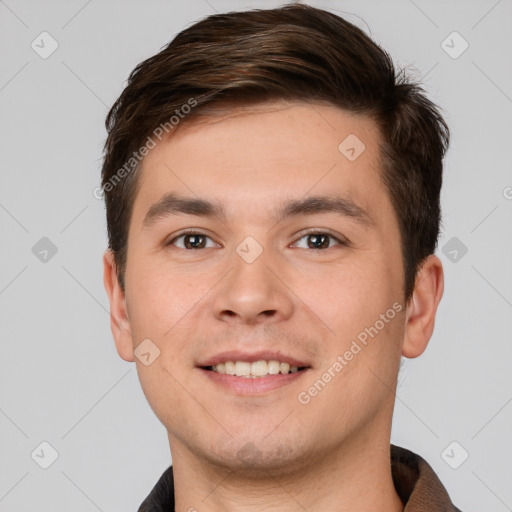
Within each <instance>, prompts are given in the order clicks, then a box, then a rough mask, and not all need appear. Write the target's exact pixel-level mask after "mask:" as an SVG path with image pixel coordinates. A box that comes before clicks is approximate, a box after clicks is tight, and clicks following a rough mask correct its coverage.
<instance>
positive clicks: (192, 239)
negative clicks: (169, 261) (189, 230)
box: [184, 235, 204, 249]
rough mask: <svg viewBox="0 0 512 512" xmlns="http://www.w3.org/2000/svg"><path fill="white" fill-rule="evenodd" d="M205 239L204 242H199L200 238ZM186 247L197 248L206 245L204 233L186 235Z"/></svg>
mask: <svg viewBox="0 0 512 512" xmlns="http://www.w3.org/2000/svg"><path fill="white" fill-rule="evenodd" d="M201 238H202V239H203V240H202V242H203V243H201V242H198V241H199V239H201ZM184 239H185V247H186V248H187V249H197V248H198V247H204V236H203V235H185V236H184Z"/></svg>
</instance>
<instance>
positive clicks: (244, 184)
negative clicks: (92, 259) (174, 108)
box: [104, 102, 443, 512]
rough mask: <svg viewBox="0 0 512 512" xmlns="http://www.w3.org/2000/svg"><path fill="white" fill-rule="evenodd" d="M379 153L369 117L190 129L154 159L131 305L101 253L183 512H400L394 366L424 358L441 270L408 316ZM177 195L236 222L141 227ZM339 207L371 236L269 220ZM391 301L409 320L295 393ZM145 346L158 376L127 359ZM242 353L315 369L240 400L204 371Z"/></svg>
mask: <svg viewBox="0 0 512 512" xmlns="http://www.w3.org/2000/svg"><path fill="white" fill-rule="evenodd" d="M349 134H356V135H357V137H358V138H359V139H360V140H361V141H363V142H364V144H365V146H366V148H365V150H364V151H363V153H362V154H361V155H360V156H359V157H358V158H357V159H356V160H354V161H349V160H348V159H347V158H346V157H345V155H343V154H342V153H341V152H340V151H339V150H338V146H339V144H340V143H341V142H342V141H343V140H344V139H345V137H347V135H349ZM379 141H380V134H379V132H378V130H377V128H376V126H375V124H374V122H373V121H372V120H370V119H368V118H366V117H363V116H360V115H354V114H349V113H347V112H345V111H343V110H341V109H339V108H337V107H334V106H328V105H323V104H305V103H300V102H298V103H290V102H272V103H267V104H262V105H258V106H252V107H240V106H239V107H236V109H235V108H233V110H232V112H230V113H229V115H223V116H221V117H214V118H209V119H206V120H202V121H200V122H199V121H189V122H185V123H183V124H182V126H180V127H179V130H177V131H176V132H175V133H173V134H172V136H171V137H169V138H168V140H165V141H162V142H161V143H159V144H158V145H157V147H155V148H154V149H153V150H151V151H150V153H149V154H148V155H147V156H146V157H145V159H144V161H143V165H142V169H141V175H140V179H141V182H140V188H139V191H138V193H137V196H136V199H135V202H134V208H133V215H132V218H131V222H130V230H129V237H128V253H127V254H128V256H127V266H126V274H125V278H126V287H125V291H124V292H123V290H122V289H121V287H120V286H119V283H118V280H117V277H116V271H115V263H114V259H113V256H112V254H111V253H110V252H109V251H107V252H106V253H105V256H104V268H105V273H104V282H105V287H106V290H107V293H108V297H109V300H110V307H111V326H112V332H113V335H114V339H115V344H116V348H117V351H118V353H119V355H120V356H121V357H122V358H123V359H124V360H125V361H135V362H136V365H137V371H138V375H139V379H140V382H141V385H142V388H143V390H144V393H145V395H146V397H147V399H148V401H149V403H150V405H151V407H152V409H153V410H154V412H155V414H156V415H157V417H158V418H159V419H160V421H161V422H162V423H163V424H164V426H165V428H166V429H167V432H168V438H169V444H170V449H171V453H172V459H173V467H174V478H175V486H176V510H177V511H178V512H185V511H189V510H190V509H192V510H194V509H195V510H197V511H198V512H217V511H219V512H220V511H223V512H225V511H235V510H236V511H239V510H245V511H261V510H266V511H272V512H284V511H292V510H294V511H296V510H307V511H308V512H317V511H325V510H332V511H334V510H336V511H345V510H346V511H349V510H350V511H351V510H358V511H359V512H364V511H372V512H375V511H386V512H391V511H399V510H403V506H404V505H403V503H402V502H401V500H400V499H399V497H398V495H397V494H396V491H395V488H394V485H393V481H392V478H391V468H390V463H389V444H390V435H391V419H392V414H393V406H394V397H395V395H394V392H395V389H396V378H397V374H398V368H399V363H400V357H401V355H403V356H406V357H417V356H419V355H420V354H421V353H422V352H423V351H424V350H425V348H426V346H427V343H428V341H429V339H430V337H431V335H432V332H433V328H434V319H435V313H436V309H437V306H438V303H439V301H440V299H441V296H442V293H443V270H442V265H441V262H440V260H439V259H438V258H437V257H436V256H434V255H431V256H429V257H428V258H427V259H426V261H425V262H424V264H423V266H422V267H421V269H420V270H419V272H418V275H417V280H416V287H415V289H414V294H413V297H412V299H411V300H410V301H409V302H408V303H407V304H406V303H405V298H404V293H403V289H404V283H403V261H402V257H401V251H400V232H399V228H398V222H397V218H396V215H395V212H394V210H393V208H392V206H391V202H390V199H389V195H388V192H387V190H386V189H385V188H384V186H383V184H382V181H381V178H380V171H379V152H378V147H379ZM168 192H175V193H177V194H180V195H183V196H188V197H196V196H199V197H201V198H207V199H210V200H217V201H219V202H221V203H222V204H223V205H224V207H225V209H226V214H227V218H226V221H225V222H222V221H220V220H219V219H216V218H209V217H202V216H194V215H184V214H180V215H167V216H165V217H161V218H159V219H158V220H157V221H155V222H154V223H153V224H151V226H150V227H148V228H144V227H143V219H144V216H145V215H146V213H147V211H148V210H149V208H150V207H151V206H152V205H153V204H154V203H156V202H158V201H159V200H160V199H161V197H162V196H163V195H164V194H166V193H168ZM332 193H337V194H339V195H344V196H347V195H348V196H349V197H350V198H351V199H352V201H353V202H355V203H356V204H358V205H359V206H360V207H362V208H364V209H365V210H366V211H367V212H368V215H369V218H370V219H371V223H370V224H369V225H364V224H362V223H360V222H357V221H356V220H354V219H352V218H350V217H347V216H343V215H340V214H337V213H326V212H321V213H317V214H314V215H300V216H297V217H290V218H288V219H286V220H284V221H282V222H280V223H276V221H275V219H274V217H273V216H272V212H273V211H274V210H275V209H276V208H278V207H279V206H280V205H281V202H282V201H283V199H300V198H303V197H305V196H311V195H323V194H332ZM187 228H196V229H198V230H200V231H201V232H202V233H204V234H205V235H206V237H209V238H205V239H203V238H200V240H201V241H202V242H206V244H207V247H206V248H203V249H190V248H188V249H186V248H185V245H184V243H185V242H187V241H188V243H189V244H190V239H187V238H185V239H184V238H183V237H181V238H179V239H175V238H176V237H177V236H178V235H180V234H182V233H183V231H184V230H186V229H187ZM309 228H315V230H314V231H315V233H317V234H318V233H328V234H331V235H333V237H336V238H338V239H340V240H344V239H347V240H348V245H342V244H340V243H339V242H337V240H336V238H333V239H330V240H331V242H330V244H328V247H327V248H315V247H313V248H312V247H311V246H310V245H308V241H309V242H311V236H310V237H309V238H308V236H306V235H305V234H304V230H306V229H309ZM316 228H317V229H316ZM247 236H252V237H253V238H254V239H255V240H256V241H257V242H258V243H259V244H260V246H261V247H262V248H263V252H262V254H261V255H260V256H259V257H258V258H257V259H256V260H255V261H254V262H252V263H247V262H246V261H245V260H244V259H242V258H241V257H240V256H239V254H238V253H237V252H236V248H237V246H238V245H239V244H240V243H241V242H242V241H243V240H244V239H245V238H246V237H247ZM313 236H314V235H313ZM172 240H174V242H173V243H174V245H173V244H170V243H169V242H171V241H172ZM328 240H329V239H328ZM189 247H190V245H189ZM394 303H398V304H400V305H402V306H403V309H402V310H401V311H400V312H399V313H397V314H396V316H395V317H394V318H393V319H392V320H390V321H389V322H387V323H386V324H385V326H384V328H382V329H381V330H380V331H379V333H378V335H376V336H375V337H374V338H373V339H372V338H370V339H369V341H368V344H367V345H366V346H364V347H363V348H362V350H361V351H360V352H359V353H357V355H355V356H354V357H353V359H352V360H351V361H349V362H348V363H347V365H346V366H344V368H343V370H342V371H340V372H339V373H337V374H336V377H334V378H332V380H331V381H330V382H329V383H328V384H327V385H326V386H325V388H324V389H322V391H321V392H319V393H318V394H317V395H316V396H314V397H312V398H311V400H310V401H309V403H307V404H302V403H300V402H299V400H298V398H297V397H298V394H299V393H300V392H302V391H305V390H306V391H307V390H308V388H309V387H310V386H312V385H313V384H314V382H315V381H317V380H318V379H319V378H321V376H322V374H324V373H325V372H326V371H327V370H328V368H329V367H332V366H333V363H334V362H335V361H336V360H337V357H338V356H339V355H343V354H344V353H345V352H346V351H347V350H348V349H349V348H350V346H351V343H352V341H353V340H355V339H356V337H357V335H358V334H359V333H361V332H362V331H364V329H365V328H367V327H369V326H373V325H375V323H376V321H377V320H378V319H379V318H380V315H381V314H384V313H385V312H386V311H387V310H388V309H390V308H392V305H393V304H394ZM147 338H149V339H150V340H151V341H152V342H153V343H154V344H155V345H156V346H157V347H158V348H159V350H160V351H161V352H160V356H159V357H158V358H157V359H155V361H154V362H153V363H152V364H150V365H149V366H145V365H144V364H142V363H141V361H140V360H139V359H138V358H137V357H135V356H134V349H135V348H136V347H137V346H138V345H139V344H140V343H141V342H142V340H144V339H147ZM232 349H239V350H242V351H243V350H245V351H252V352H254V351H257V350H264V349H271V350H280V351H282V352H283V353H285V354H289V355H291V356H293V357H295V358H297V359H299V360H303V361H307V363H308V365H310V367H311V368H310V369H308V370H307V372H306V373H304V374H303V375H302V376H300V377H299V378H298V379H296V380H295V381H293V382H291V383H290V384H288V385H285V386H282V387H281V388H279V389H276V390H273V391H269V392H267V393H264V394H262V395H259V396H240V395H237V394H236V393H234V392H230V391H226V390H224V389H222V388H220V387H219V386H218V385H216V384H214V383H212V382H211V381H210V379H209V378H208V377H207V376H205V375H204V373H203V371H202V370H200V369H199V368H197V367H196V365H197V364H198V363H199V362H201V361H204V360H205V359H206V358H207V357H211V356H213V355H215V354H217V353H219V352H222V351H224V350H232ZM242 448H243V449H244V451H245V453H246V455H247V453H249V457H248V458H247V457H242V456H241V455H240V453H241V452H240V450H241V449H242Z"/></svg>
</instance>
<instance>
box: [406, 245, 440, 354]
mask: <svg viewBox="0 0 512 512" xmlns="http://www.w3.org/2000/svg"><path fill="white" fill-rule="evenodd" d="M443 290H444V275H443V265H442V263H441V260H440V259H439V258H438V257H437V256H435V255H433V254H431V255H430V256H428V257H427V258H426V259H425V261H424V262H423V264H422V266H421V268H420V269H419V270H418V272H417V274H416V283H415V285H414V291H413V294H412V297H411V299H410V300H409V302H408V304H407V311H406V322H405V334H404V341H403V344H402V355H403V356H405V357H409V358H414V357H418V356H419V355H421V354H422V353H423V352H424V351H425V349H426V348H427V344H428V342H429V340H430V337H431V336H432V332H433V331H434V323H435V317H436V312H437V306H438V305H439V302H440V300H441V297H442V296H443Z"/></svg>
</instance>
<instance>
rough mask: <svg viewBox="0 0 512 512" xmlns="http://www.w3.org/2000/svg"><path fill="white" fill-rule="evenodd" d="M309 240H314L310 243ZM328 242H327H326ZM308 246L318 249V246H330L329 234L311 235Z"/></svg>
mask: <svg viewBox="0 0 512 512" xmlns="http://www.w3.org/2000/svg"><path fill="white" fill-rule="evenodd" d="M309 240H314V241H313V242H312V243H309ZM326 242H327V243H326ZM308 246H309V247H312V248H315V249H317V248H318V247H329V237H328V236H327V235H322V234H320V235H316V234H315V235H309V236H308Z"/></svg>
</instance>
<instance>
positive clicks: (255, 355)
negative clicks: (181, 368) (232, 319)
mask: <svg viewBox="0 0 512 512" xmlns="http://www.w3.org/2000/svg"><path fill="white" fill-rule="evenodd" d="M271 360H274V361H279V362H282V363H288V364H289V365H290V366H297V367H299V368H301V367H304V366H306V367H307V366H309V365H308V363H306V362H304V361H301V360H299V359H295V358H294V357H291V356H288V355H286V354H283V353H282V352H276V351H274V350H261V351H259V352H241V351H240V350H228V351H226V352H221V353H219V354H216V355H214V356H212V357H210V358H208V359H205V360H204V361H202V362H201V363H199V364H198V366H199V367H205V366H215V365H216V364H219V363H225V362H226V361H247V362H249V363H253V362H255V361H271Z"/></svg>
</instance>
